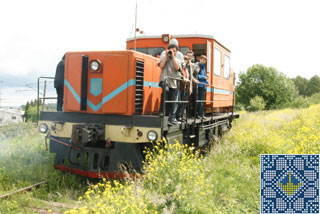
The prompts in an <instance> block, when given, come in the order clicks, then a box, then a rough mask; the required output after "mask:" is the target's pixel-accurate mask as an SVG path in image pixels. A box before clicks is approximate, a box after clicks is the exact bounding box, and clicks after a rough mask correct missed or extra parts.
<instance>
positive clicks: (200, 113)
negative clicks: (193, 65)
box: [197, 55, 209, 119]
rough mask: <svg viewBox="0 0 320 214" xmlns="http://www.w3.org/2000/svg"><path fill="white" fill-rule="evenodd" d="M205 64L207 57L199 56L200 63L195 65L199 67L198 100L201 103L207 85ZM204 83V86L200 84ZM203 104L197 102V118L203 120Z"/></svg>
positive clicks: (204, 96)
mask: <svg viewBox="0 0 320 214" xmlns="http://www.w3.org/2000/svg"><path fill="white" fill-rule="evenodd" d="M206 63H207V57H206V56H205V55H201V57H200V62H197V65H198V66H199V67H200V71H199V74H198V80H199V83H198V100H199V101H203V100H205V99H206V90H207V85H205V84H208V83H209V82H208V80H207V79H208V76H207V71H206ZM201 83H204V84H201ZM203 105H204V103H203V102H198V110H197V112H198V115H197V118H198V119H200V118H205V116H204V110H203Z"/></svg>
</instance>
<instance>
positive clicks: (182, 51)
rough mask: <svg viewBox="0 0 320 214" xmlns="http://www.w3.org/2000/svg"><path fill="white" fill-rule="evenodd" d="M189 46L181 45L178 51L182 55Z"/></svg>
mask: <svg viewBox="0 0 320 214" xmlns="http://www.w3.org/2000/svg"><path fill="white" fill-rule="evenodd" d="M189 50H190V48H189V47H187V46H182V47H179V51H180V52H181V53H182V54H183V55H186V52H187V51H189Z"/></svg>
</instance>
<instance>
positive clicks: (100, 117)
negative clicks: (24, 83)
mask: <svg viewBox="0 0 320 214" xmlns="http://www.w3.org/2000/svg"><path fill="white" fill-rule="evenodd" d="M170 37H171V36H170V35H161V36H150V37H147V36H143V37H138V38H136V40H134V39H128V40H127V50H125V51H97V52H95V51H92V52H67V53H66V59H65V74H64V102H63V112H45V111H42V112H41V114H40V121H39V122H38V124H39V128H40V131H41V132H43V133H47V137H48V138H49V139H50V152H52V153H55V154H56V156H55V161H54V167H55V168H57V169H60V170H62V171H68V172H71V173H75V174H79V175H83V176H87V177H95V178H98V177H111V178H116V177H121V176H124V175H125V174H124V173H122V170H123V169H126V170H129V172H136V171H139V170H140V169H141V168H142V162H143V160H144V155H143V149H144V148H145V147H146V146H147V147H149V146H152V144H151V142H155V141H158V140H161V139H163V138H166V140H167V142H168V143H174V142H175V140H178V141H179V142H180V143H187V144H190V145H191V144H195V145H196V146H202V145H204V144H206V143H208V142H209V141H210V140H211V139H212V138H213V136H214V135H219V134H221V133H222V132H223V131H224V130H226V129H228V128H229V127H231V122H232V120H233V118H235V117H237V115H236V114H234V113H233V105H234V73H233V72H232V70H231V68H230V51H229V50H228V49H227V48H225V47H224V46H222V45H221V44H220V43H218V42H217V41H216V40H214V38H213V37H211V36H205V35H180V36H179V35H177V36H173V37H174V38H176V39H177V40H178V42H179V48H180V51H181V52H182V53H183V54H185V52H186V51H187V50H192V51H194V53H195V54H205V55H207V58H208V60H207V74H208V76H209V79H208V80H209V84H208V85H207V92H206V99H205V101H204V102H205V109H206V113H207V116H208V117H207V118H206V119H202V120H199V119H196V118H188V117H187V118H186V120H185V121H184V122H183V123H182V124H180V125H174V126H169V125H168V117H167V116H165V114H159V109H160V102H161V94H162V88H160V87H159V79H160V74H161V69H160V68H159V66H158V63H159V59H158V58H156V57H155V56H156V55H157V54H158V53H161V51H163V50H165V49H167V47H168V43H169V40H170ZM134 49H136V51H134ZM164 102H166V101H164ZM199 102H200V101H199ZM185 103H187V101H185ZM185 106H186V107H185V111H187V105H185Z"/></svg>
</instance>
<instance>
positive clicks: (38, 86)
mask: <svg viewBox="0 0 320 214" xmlns="http://www.w3.org/2000/svg"><path fill="white" fill-rule="evenodd" d="M40 78H41V77H38V81H37V125H38V121H39V93H40V92H39V91H40Z"/></svg>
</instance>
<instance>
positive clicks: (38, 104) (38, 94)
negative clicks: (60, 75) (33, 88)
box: [37, 77, 57, 124]
mask: <svg viewBox="0 0 320 214" xmlns="http://www.w3.org/2000/svg"><path fill="white" fill-rule="evenodd" d="M40 79H54V77H38V81H37V124H38V121H39V106H40V103H39V100H40V99H42V100H45V99H47V98H45V97H44V98H40ZM48 99H57V98H53V97H49V98H48Z"/></svg>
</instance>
